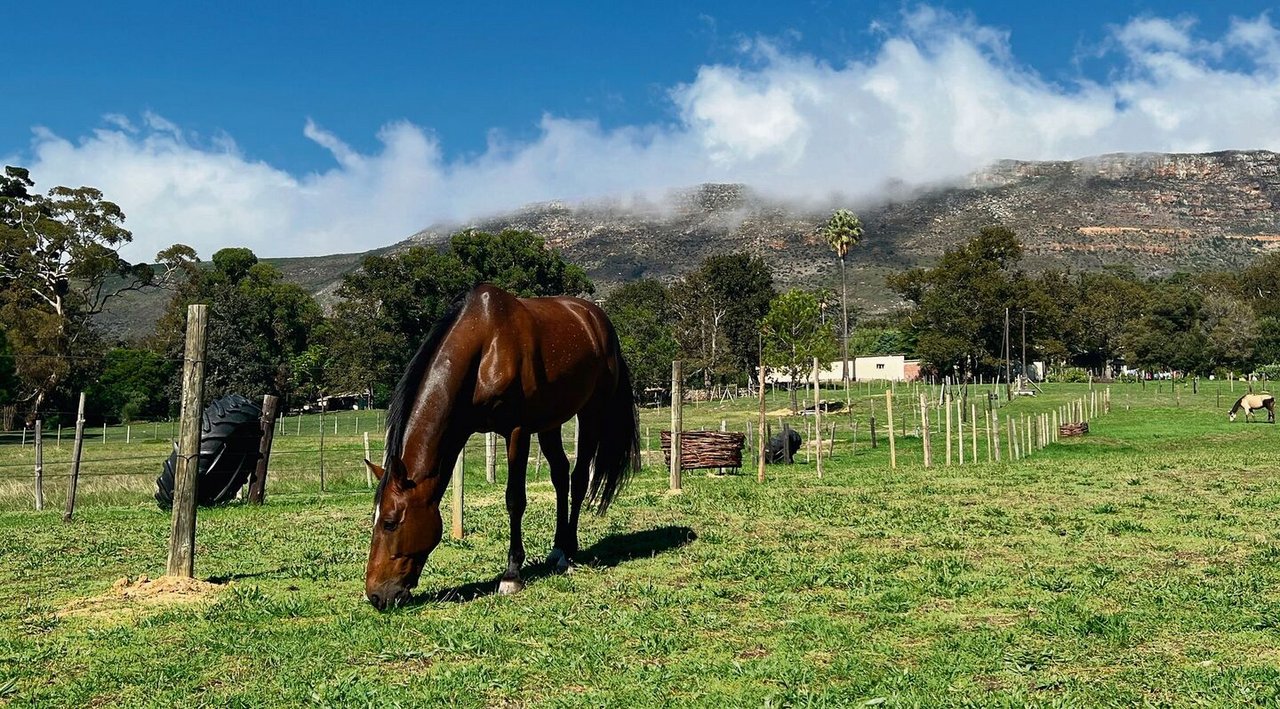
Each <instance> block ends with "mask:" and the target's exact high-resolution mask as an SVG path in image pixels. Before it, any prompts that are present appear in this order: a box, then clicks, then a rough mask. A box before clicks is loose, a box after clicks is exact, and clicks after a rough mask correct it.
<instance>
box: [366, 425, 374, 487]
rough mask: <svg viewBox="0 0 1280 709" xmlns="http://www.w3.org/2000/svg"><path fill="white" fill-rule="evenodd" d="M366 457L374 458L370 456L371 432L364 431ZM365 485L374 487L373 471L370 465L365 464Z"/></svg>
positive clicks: (367, 458) (368, 458)
mask: <svg viewBox="0 0 1280 709" xmlns="http://www.w3.org/2000/svg"><path fill="white" fill-rule="evenodd" d="M364 459H365V460H373V459H372V458H370V457H369V432H368V431H365V432H364ZM364 486H365V487H373V471H371V470H369V466H367V465H366V466H364Z"/></svg>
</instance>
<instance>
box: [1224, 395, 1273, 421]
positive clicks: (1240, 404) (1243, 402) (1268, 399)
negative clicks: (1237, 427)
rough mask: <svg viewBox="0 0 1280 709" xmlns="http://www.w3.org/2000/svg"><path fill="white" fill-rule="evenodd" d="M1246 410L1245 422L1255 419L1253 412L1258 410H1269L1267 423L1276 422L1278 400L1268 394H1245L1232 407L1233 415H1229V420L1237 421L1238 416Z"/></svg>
mask: <svg viewBox="0 0 1280 709" xmlns="http://www.w3.org/2000/svg"><path fill="white" fill-rule="evenodd" d="M1241 409H1244V420H1245V421H1248V420H1250V419H1252V418H1253V412H1255V411H1257V410H1258V409H1266V410H1267V422H1268V423H1275V422H1276V398H1275V397H1274V396H1272V395H1270V394H1268V393H1267V392H1265V391H1264V392H1262V393H1261V394H1245V395H1244V396H1242V397H1240V400H1239V401H1237V402H1236V405H1235V406H1232V407H1231V413H1229V414H1227V420H1229V421H1235V420H1236V414H1237V413H1239V412H1240V410H1241Z"/></svg>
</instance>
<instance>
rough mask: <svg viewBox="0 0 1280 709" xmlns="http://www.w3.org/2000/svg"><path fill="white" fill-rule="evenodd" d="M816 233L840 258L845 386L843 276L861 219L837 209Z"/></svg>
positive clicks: (842, 354) (846, 315) (846, 307)
mask: <svg viewBox="0 0 1280 709" xmlns="http://www.w3.org/2000/svg"><path fill="white" fill-rule="evenodd" d="M818 233H819V234H820V235H821V236H822V238H823V239H825V240H826V242H827V246H830V247H831V250H832V251H835V252H836V257H837V258H839V259H840V357H841V360H842V361H841V363H840V367H841V372H842V374H841V377H842V378H843V379H844V383H845V385H846V386H848V384H849V282H848V279H847V278H846V277H845V259H846V257H848V255H849V249H850V248H851V247H853V246H857V245H858V243H859V242H861V241H862V220H861V219H859V218H858V215H856V214H854V213H853V212H851V211H849V210H847V209H837V210H836V211H835V212H833V213H832V214H831V218H830V219H827V223H826V224H823V225H822V226H821V227H819V228H818Z"/></svg>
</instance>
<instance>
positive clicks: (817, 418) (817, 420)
mask: <svg viewBox="0 0 1280 709" xmlns="http://www.w3.org/2000/svg"><path fill="white" fill-rule="evenodd" d="M821 373H822V370H821V369H819V365H818V358H817V357H814V358H813V442H814V443H815V444H816V445H815V446H814V456H815V457H814V461H815V462H816V463H817V464H818V479H822V389H821V388H820V386H819V384H818V376H819V375H820V374H821Z"/></svg>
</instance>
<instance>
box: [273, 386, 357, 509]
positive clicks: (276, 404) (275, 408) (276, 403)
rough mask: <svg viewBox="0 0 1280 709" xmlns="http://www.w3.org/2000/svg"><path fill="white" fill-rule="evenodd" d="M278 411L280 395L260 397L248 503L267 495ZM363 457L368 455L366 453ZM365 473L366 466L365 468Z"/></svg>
mask: <svg viewBox="0 0 1280 709" xmlns="http://www.w3.org/2000/svg"><path fill="white" fill-rule="evenodd" d="M279 411H280V397H278V396H272V395H271V394H267V395H266V396H264V397H262V418H261V419H260V420H259V421H258V425H259V426H260V427H261V429H262V438H261V439H259V441H258V464H257V466H255V467H254V469H253V477H252V478H250V479H249V504H251V505H261V504H262V501H263V500H264V499H266V496H267V465H268V463H269V462H270V461H271V443H272V441H274V440H275V435H276V413H278V412H279ZM365 457H368V455H367V454H366V456H365ZM365 470H366V474H367V471H368V468H366V469H365Z"/></svg>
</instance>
